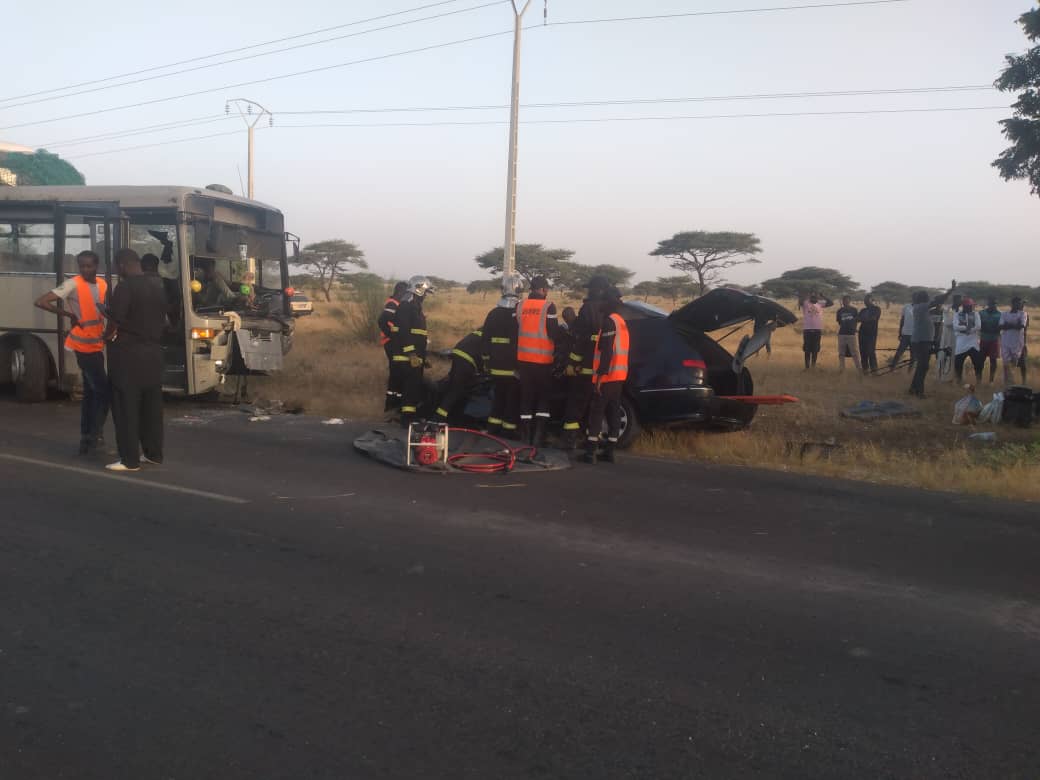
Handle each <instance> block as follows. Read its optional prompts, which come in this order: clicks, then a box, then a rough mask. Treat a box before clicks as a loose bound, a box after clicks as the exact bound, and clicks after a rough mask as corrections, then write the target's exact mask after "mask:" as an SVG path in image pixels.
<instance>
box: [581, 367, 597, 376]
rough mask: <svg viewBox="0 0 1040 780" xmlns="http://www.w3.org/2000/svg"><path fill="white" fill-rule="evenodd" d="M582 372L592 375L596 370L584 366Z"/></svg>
mask: <svg viewBox="0 0 1040 780" xmlns="http://www.w3.org/2000/svg"><path fill="white" fill-rule="evenodd" d="M581 373H583V374H585V375H586V376H592V374H593V373H595V372H594V371H593V369H591V368H583V369H582V370H581Z"/></svg>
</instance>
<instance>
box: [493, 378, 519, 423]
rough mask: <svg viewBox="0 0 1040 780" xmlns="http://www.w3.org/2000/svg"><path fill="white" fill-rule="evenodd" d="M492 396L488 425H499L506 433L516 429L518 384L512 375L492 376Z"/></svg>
mask: <svg viewBox="0 0 1040 780" xmlns="http://www.w3.org/2000/svg"><path fill="white" fill-rule="evenodd" d="M493 389H494V397H493V399H492V402H491V415H490V416H489V417H488V425H490V426H492V427H501V428H502V430H503V431H506V432H507V433H509V432H512V431H515V430H516V418H517V406H518V404H519V401H520V384H519V383H518V382H517V381H516V377H513V376H496V377H494V384H493Z"/></svg>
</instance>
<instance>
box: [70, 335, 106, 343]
mask: <svg viewBox="0 0 1040 780" xmlns="http://www.w3.org/2000/svg"><path fill="white" fill-rule="evenodd" d="M69 338H70V339H72V340H73V341H78V342H79V343H80V344H100V343H102V342H103V341H104V339H103V338H100V337H99V338H87V337H85V336H77V335H76V334H75V333H70V334H69Z"/></svg>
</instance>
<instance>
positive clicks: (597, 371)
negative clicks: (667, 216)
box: [583, 289, 629, 463]
mask: <svg viewBox="0 0 1040 780" xmlns="http://www.w3.org/2000/svg"><path fill="white" fill-rule="evenodd" d="M620 309H621V294H620V293H619V292H618V291H617V290H616V289H614V290H611V291H610V293H608V295H607V301H606V303H605V305H604V315H605V316H604V317H603V324H602V326H601V328H600V332H599V340H598V341H597V342H596V356H595V358H594V360H593V380H592V381H593V382H594V383H595V395H593V397H592V409H591V411H590V412H589V428H588V431H587V434H586V435H587V439H586V441H585V456H584V458H583V459H584V461H585V462H586V463H595V462H596V451H597V449H598V448H599V441H600V433H601V432H602V430H603V420H604V418H606V421H607V441H606V443H605V444H604V446H603V451H602V452H601V453H600V455H599V459H600V460H602V461H604V462H606V463H613V462H614V448H615V447H616V446H617V441H618V436H619V435H620V433H621V392H622V390H623V389H624V387H625V380H626V379H628V360H629V353H628V351H629V338H628V325H627V324H626V323H625V320H624V318H623V317H622V316H621V314H619V313H618V312H619V311H620Z"/></svg>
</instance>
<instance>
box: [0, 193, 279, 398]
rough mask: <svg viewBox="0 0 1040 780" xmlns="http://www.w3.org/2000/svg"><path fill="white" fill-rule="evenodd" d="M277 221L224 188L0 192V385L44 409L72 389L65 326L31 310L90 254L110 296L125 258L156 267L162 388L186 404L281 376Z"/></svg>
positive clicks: (267, 209)
mask: <svg viewBox="0 0 1040 780" xmlns="http://www.w3.org/2000/svg"><path fill="white" fill-rule="evenodd" d="M290 239H291V243H292V245H293V252H294V253H298V251H299V241H298V239H296V237H295V236H291V235H290V234H287V233H286V232H285V227H284V219H283V217H282V213H281V212H280V211H279V210H278V209H275V208H272V207H271V206H267V205H264V204H262V203H258V202H256V201H252V200H247V199H245V198H239V197H236V196H235V195H233V194H231V193H230V191H227V190H226V188H223V187H219V186H211V187H207V188H205V189H197V188H192V187H89V186H86V187H84V186H79V187H77V186H68V187H64V186H63V187H0V384H11V383H13V384H14V385H15V388H16V392H17V395H18V398H19V399H21V400H25V401H41V400H44V399H45V398H46V395H47V389H48V387H54V388H57V389H59V390H66V391H67V390H70V389H72V387H73V385H74V384H75V383H77V382H78V379H79V377H78V371H77V367H76V361H75V359H74V358H73V357H72V355H71V354H70V353H68V352H66V351H65V349H64V348H63V347H62V345H63V342H64V340H65V335H66V333H65V326H66V324H67V320H65V319H64V318H61V317H56V316H55V315H53V314H50V313H48V312H45V311H43V310H41V309H38V308H36V307H35V306H34V305H33V303H34V301H35V300H36V299H37V298H38V297H40V295H42V294H43V293H45V292H47V291H48V290H50V289H51V288H53V287H56V286H57V285H58V284H60V283H61V282H62V281H63V279H65V277H67V276H72V275H75V274H76V273H77V269H76V255H77V254H78V253H79V252H82V251H83V250H86V249H90V250H93V251H94V252H96V253H97V254H98V256H99V257H100V258H101V267H100V269H99V271H98V273H99V274H102V275H103V276H104V277H105V278H106V279H107V280H109V284H110V288H111V285H112V284H113V283H118V280H116V279H112V274H113V270H114V269H113V267H112V258H113V256H114V255H115V252H116V251H117V250H118V249H120V248H122V247H130V248H132V249H134V250H135V251H136V252H137V253H138V254H139V255H145V254H149V253H150V254H154V255H156V256H157V257H158V258H159V259H160V262H159V276H160V277H161V280H162V285H163V289H164V290H165V292H166V303H167V311H166V321H167V327H166V332H165V334H164V335H163V340H162V351H163V358H164V368H163V386H164V390H165V391H166V392H169V393H173V394H177V395H185V396H194V395H201V394H204V393H207V392H209V391H211V390H214V389H216V387H217V385H218V384H220V383H222V382H223V381H224V377H225V376H228V375H244V374H250V373H267V372H270V371H277V370H279V369H280V368H281V367H282V358H283V356H284V355H285V354H286V353H287V352H288V351H289V349H290V348H291V347H292V337H293V329H294V328H293V319H292V315H291V309H290V298H291V297H292V295H293V290H292V288H290V287H289V286H288V285H289V268H288V258H287V253H286V246H287V244H289V243H290Z"/></svg>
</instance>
